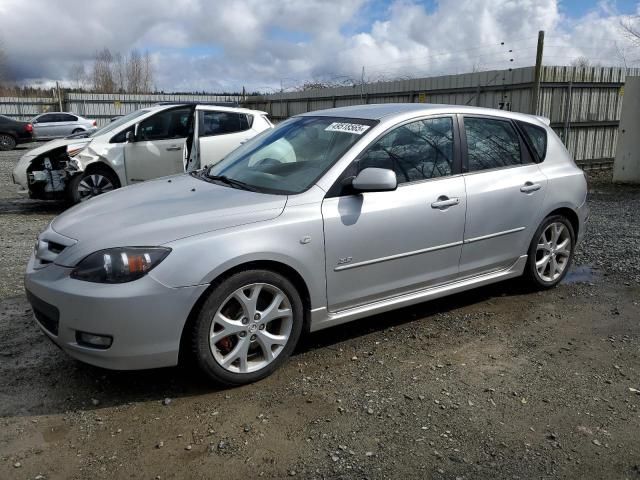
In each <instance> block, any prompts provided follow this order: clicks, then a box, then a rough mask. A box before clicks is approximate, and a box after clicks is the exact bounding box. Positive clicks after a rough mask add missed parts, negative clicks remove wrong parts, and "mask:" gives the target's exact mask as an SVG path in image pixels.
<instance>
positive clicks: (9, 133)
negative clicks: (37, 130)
mask: <svg viewBox="0 0 640 480" xmlns="http://www.w3.org/2000/svg"><path fill="white" fill-rule="evenodd" d="M31 140H33V126H32V125H31V124H30V123H28V122H19V121H17V120H13V119H12V118H9V117H5V116H4V115H0V150H13V149H14V148H16V145H17V144H19V143H25V142H30V141H31Z"/></svg>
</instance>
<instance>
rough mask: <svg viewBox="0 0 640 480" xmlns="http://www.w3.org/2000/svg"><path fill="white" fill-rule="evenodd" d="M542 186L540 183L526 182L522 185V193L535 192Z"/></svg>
mask: <svg viewBox="0 0 640 480" xmlns="http://www.w3.org/2000/svg"><path fill="white" fill-rule="evenodd" d="M540 188H542V185H540V184H539V183H532V182H526V183H525V184H524V185H523V186H521V187H520V191H521V192H522V193H533V192H536V191H538V190H540Z"/></svg>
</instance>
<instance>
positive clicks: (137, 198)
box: [51, 175, 287, 266]
mask: <svg viewBox="0 0 640 480" xmlns="http://www.w3.org/2000/svg"><path fill="white" fill-rule="evenodd" d="M286 201H287V197H286V196H285V195H269V194H263V193H257V192H249V191H246V190H239V189H236V188H231V187H227V186H223V185H217V184H213V183H209V182H205V181H203V180H200V179H198V178H195V177H193V176H191V175H177V176H173V177H164V178H160V179H156V180H152V181H148V182H145V183H141V184H138V185H133V186H131V187H125V188H121V189H118V190H115V191H113V192H110V193H107V194H104V195H100V196H98V197H96V198H93V199H91V200H88V201H87V202H85V203H81V204H79V205H76V206H75V207H73V208H71V209H70V210H67V211H66V212H64V213H63V214H61V215H60V216H58V217H56V218H55V219H54V220H53V222H52V224H51V228H53V230H55V231H56V232H57V233H59V234H61V235H64V236H66V237H69V238H72V239H75V240H77V241H78V242H77V243H76V244H75V245H74V246H73V247H71V248H68V249H66V250H64V251H63V252H62V253H61V254H60V255H59V256H58V257H57V258H56V263H57V264H59V265H63V266H73V265H75V264H77V262H78V261H80V260H81V259H82V258H84V257H85V256H87V255H89V254H90V253H93V252H95V251H97V250H101V249H104V248H110V247H125V246H157V245H163V244H165V243H168V242H171V241H173V240H177V239H179V238H184V237H188V236H192V235H197V234H201V233H206V232H211V231H214V230H220V229H223V228H230V227H235V226H238V225H243V224H247V223H254V222H261V221H265V220H270V219H272V218H275V217H277V216H278V215H280V214H281V213H282V210H283V209H284V206H285V204H286Z"/></svg>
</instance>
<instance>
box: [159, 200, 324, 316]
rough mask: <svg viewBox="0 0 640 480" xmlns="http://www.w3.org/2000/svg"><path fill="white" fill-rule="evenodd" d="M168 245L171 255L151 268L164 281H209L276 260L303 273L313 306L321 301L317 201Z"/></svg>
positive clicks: (321, 243)
mask: <svg viewBox="0 0 640 480" xmlns="http://www.w3.org/2000/svg"><path fill="white" fill-rule="evenodd" d="M167 246H169V247H171V248H172V252H171V254H169V256H168V257H167V258H166V259H165V260H164V261H163V262H162V263H161V264H160V265H158V267H156V268H155V269H154V270H152V271H151V273H150V275H152V276H153V277H154V278H155V279H156V280H158V281H159V282H161V283H163V284H165V285H167V286H170V287H187V286H193V285H202V284H209V283H211V282H213V281H214V280H215V279H216V278H218V277H219V276H220V275H222V274H224V273H225V272H227V271H229V270H230V269H233V268H236V267H238V266H241V265H243V264H246V263H250V262H257V261H270V262H278V263H281V264H284V265H286V266H288V267H290V268H292V269H294V270H295V271H296V272H298V274H299V275H300V277H302V279H303V280H304V282H305V284H306V286H307V288H308V290H309V296H310V300H311V307H312V308H318V307H322V306H326V283H325V282H326V280H325V259H324V236H323V229H322V216H321V210H320V204H319V203H313V204H305V205H297V206H292V207H290V206H287V208H286V209H285V211H284V212H283V214H282V215H280V216H279V217H277V218H276V219H273V220H268V221H264V222H258V223H251V224H247V225H242V226H240V227H234V228H229V229H225V230H218V231H215V232H211V233H207V234H202V235H196V236H192V237H187V238H184V239H181V240H177V241H175V242H171V243H169V244H167Z"/></svg>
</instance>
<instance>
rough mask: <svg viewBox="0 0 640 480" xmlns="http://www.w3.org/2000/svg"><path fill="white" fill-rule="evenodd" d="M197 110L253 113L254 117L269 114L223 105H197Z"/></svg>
mask: <svg viewBox="0 0 640 480" xmlns="http://www.w3.org/2000/svg"><path fill="white" fill-rule="evenodd" d="M196 110H216V111H218V112H237V113H251V114H254V115H267V112H263V111H262V110H251V109H250V108H242V107H225V106H223V105H207V104H197V105H196Z"/></svg>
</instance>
